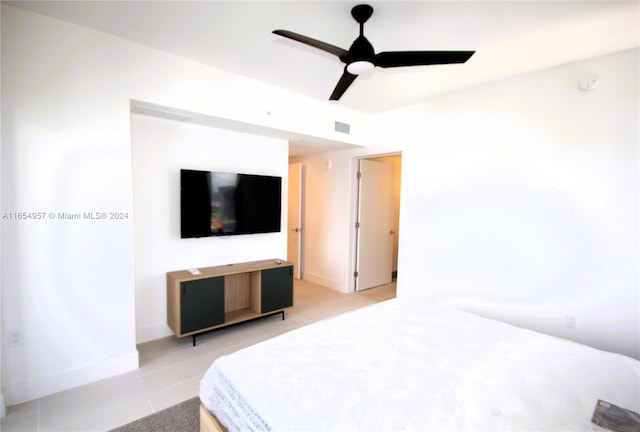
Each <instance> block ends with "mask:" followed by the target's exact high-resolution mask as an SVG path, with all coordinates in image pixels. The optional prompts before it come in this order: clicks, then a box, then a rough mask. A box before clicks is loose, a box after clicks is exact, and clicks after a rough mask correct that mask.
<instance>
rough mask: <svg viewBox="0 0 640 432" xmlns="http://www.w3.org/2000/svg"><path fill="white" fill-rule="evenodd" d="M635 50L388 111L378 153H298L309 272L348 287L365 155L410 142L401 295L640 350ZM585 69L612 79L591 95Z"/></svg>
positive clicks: (379, 125) (378, 131)
mask: <svg viewBox="0 0 640 432" xmlns="http://www.w3.org/2000/svg"><path fill="white" fill-rule="evenodd" d="M638 57H639V56H638V50H632V51H627V52H623V53H618V54H614V55H610V56H606V57H601V58H597V59H593V60H590V61H585V62H580V63H575V64H569V65H566V66H562V67H557V68H554V69H550V70H546V71H541V72H538V73H534V74H531V75H528V76H524V77H521V78H517V79H512V80H509V81H504V82H500V83H496V84H493V85H487V86H484V87H482V88H478V89H474V90H469V91H465V92H460V93H458V94H455V95H451V96H448V97H442V98H439V99H436V100H432V101H429V102H425V103H422V104H419V105H415V106H412V107H407V108H404V109H400V110H396V111H392V112H387V113H383V114H380V115H377V116H374V117H373V123H372V124H373V125H375V129H374V131H373V134H372V135H373V136H375V137H376V140H375V142H373V143H372V145H371V146H369V147H368V148H367V149H361V150H355V151H345V152H340V153H332V154H327V155H317V156H314V157H307V158H298V159H296V160H297V161H299V162H302V163H304V164H305V166H306V168H307V185H308V189H307V193H308V195H309V199H307V209H306V214H307V215H312V217H308V218H307V225H306V236H307V237H306V242H307V243H306V245H307V247H306V249H305V252H306V256H305V265H306V269H307V271H308V272H309V273H311V274H312V275H313V277H314V278H316V277H318V278H321V277H322V276H321V275H328V276H325V278H326V279H330V280H332V281H334V280H335V281H336V282H335V283H334V288H336V289H340V290H343V291H346V290H347V289H346V287H348V286H349V284H350V281H351V272H352V270H353V269H352V267H351V260H350V256H349V254H348V253H346V254H345V253H344V248H345V247H346V248H347V251H349V250H350V248H352V246H353V244H352V243H353V242H352V239H351V238H350V234H349V233H350V232H351V226H350V221H352V220H353V202H354V196H355V194H354V190H353V185H354V180H353V176H354V170H353V161H354V160H355V158H357V157H361V156H364V155H373V154H382V153H389V152H396V151H402V159H403V165H402V192H401V220H400V239H399V248H400V251H399V255H400V257H399V269H398V296H399V297H405V298H415V299H416V301H426V302H435V301H447V302H450V303H452V304H454V305H456V306H458V307H461V308H465V309H469V310H473V311H476V312H478V313H481V314H483V315H487V316H491V317H495V318H499V319H502V320H505V321H508V322H511V323H514V324H517V325H521V326H524V327H529V328H533V329H536V330H539V331H543V332H547V333H551V334H554V335H558V336H561V337H565V338H568V339H573V340H576V341H580V342H583V343H586V344H590V345H593V346H595V347H598V348H601V349H605V350H611V351H616V352H620V353H623V354H626V355H630V356H633V357H636V358H638V357H640V318H639V316H640V311H639V306H640V293H639V290H638V259H639V256H638V234H639V231H638V162H639V158H638V144H639V142H640V137H639V135H638V134H639V128H640V125H639V119H640V113H639V94H638V92H639V90H638V80H637V77H638V76H639V75H638V72H639V71H638V64H639V63H638ZM585 73H597V74H599V75H600V76H601V80H602V82H601V84H600V86H599V87H598V88H597V89H595V90H593V91H592V92H588V93H587V92H583V91H581V90H579V89H578V80H579V78H580V77H581V76H582V75H583V74H585ZM327 159H331V160H333V161H334V163H333V169H332V171H330V172H327V171H324V161H325V160H327ZM336 161H339V162H338V163H336ZM329 203H330V204H329ZM329 211H331V212H333V211H337V212H340V213H341V215H340V216H338V217H337V216H336V215H335V214H332V215H331V216H329V217H325V214H327V213H328V212H329ZM325 222H328V223H325ZM332 248H337V251H336V255H335V257H336V258H335V259H333V260H332V259H330V258H328V257H329V256H330V254H331V253H330V252H329V251H330V250H331V249H332ZM345 258H346V259H345ZM309 273H305V275H307V274H309ZM316 275H320V276H316ZM338 281H342V282H338ZM567 316H571V317H575V319H576V324H577V328H575V329H573V328H569V327H567V326H566V325H565V320H566V317H567Z"/></svg>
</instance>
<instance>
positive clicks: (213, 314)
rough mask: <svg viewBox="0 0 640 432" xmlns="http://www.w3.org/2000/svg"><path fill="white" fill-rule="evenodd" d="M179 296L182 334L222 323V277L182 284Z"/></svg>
mask: <svg viewBox="0 0 640 432" xmlns="http://www.w3.org/2000/svg"><path fill="white" fill-rule="evenodd" d="M180 296H181V302H180V304H181V310H180V329H181V330H182V333H183V334H184V333H190V332H192V331H197V330H201V329H205V328H208V327H213V326H215V325H218V324H222V323H223V322H224V277H215V278H209V279H199V280H193V281H188V282H182V283H181V284H180Z"/></svg>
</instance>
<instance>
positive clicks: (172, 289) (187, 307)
mask: <svg viewBox="0 0 640 432" xmlns="http://www.w3.org/2000/svg"><path fill="white" fill-rule="evenodd" d="M198 271H199V272H200V273H199V274H194V272H191V271H189V270H179V271H174V272H169V273H167V324H168V325H169V327H170V328H171V330H172V331H173V332H174V333H175V335H176V336H177V337H185V336H192V337H193V344H194V345H195V343H196V335H198V334H201V333H204V332H208V331H210V330H214V329H217V328H220V327H225V326H229V325H232V324H237V323H240V322H244V321H249V320H253V319H256V318H261V317H265V316H270V315H274V314H278V313H281V314H282V319H284V311H285V309H286V308H289V307H291V306H293V264H292V263H290V262H287V261H282V260H277V259H271V260H264V261H252V262H245V263H238V264H229V265H221V266H214V267H205V268H200V269H198Z"/></svg>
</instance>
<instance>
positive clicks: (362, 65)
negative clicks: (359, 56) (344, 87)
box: [347, 60, 374, 75]
mask: <svg viewBox="0 0 640 432" xmlns="http://www.w3.org/2000/svg"><path fill="white" fill-rule="evenodd" d="M373 68H374V64H373V63H371V62H369V61H366V60H359V61H354V62H353V63H349V64H348V65H347V72H349V73H350V74H352V75H362V74H365V73H368V72H371V71H372V70H373Z"/></svg>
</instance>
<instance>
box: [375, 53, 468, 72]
mask: <svg viewBox="0 0 640 432" xmlns="http://www.w3.org/2000/svg"><path fill="white" fill-rule="evenodd" d="M474 53H475V51H383V52H381V53H378V54H376V57H375V59H374V64H375V65H376V66H380V67H383V68H388V67H401V66H426V65H435V64H450V63H464V62H466V61H467V60H469V58H470V57H471V56H472V55H473V54H474Z"/></svg>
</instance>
